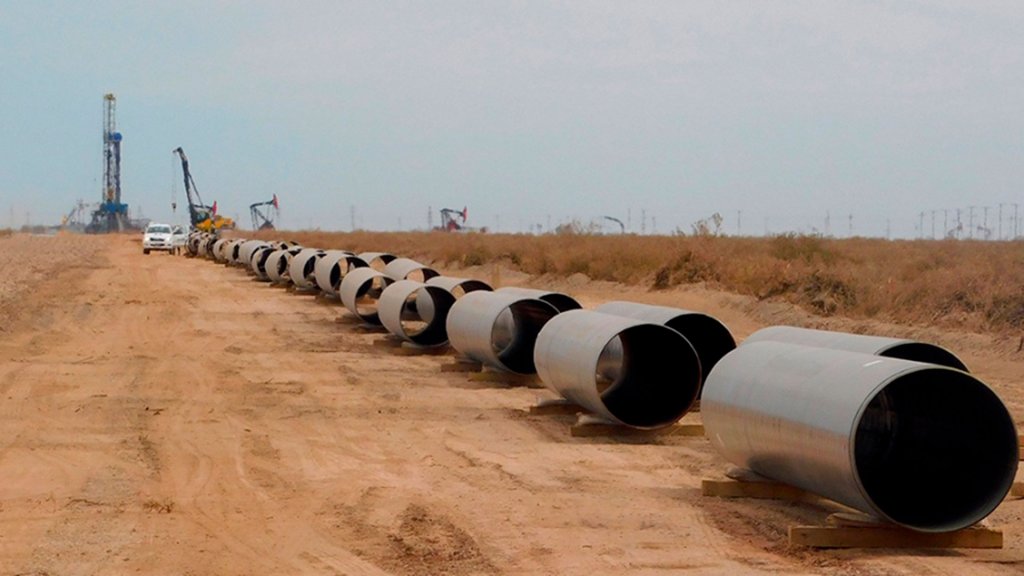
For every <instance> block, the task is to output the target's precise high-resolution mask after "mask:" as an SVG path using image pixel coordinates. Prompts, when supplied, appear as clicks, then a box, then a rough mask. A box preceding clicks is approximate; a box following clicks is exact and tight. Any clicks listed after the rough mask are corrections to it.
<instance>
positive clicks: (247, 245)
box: [238, 240, 269, 268]
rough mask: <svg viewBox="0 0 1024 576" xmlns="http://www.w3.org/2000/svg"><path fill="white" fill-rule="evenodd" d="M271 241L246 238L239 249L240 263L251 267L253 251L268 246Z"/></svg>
mask: <svg viewBox="0 0 1024 576" xmlns="http://www.w3.org/2000/svg"><path fill="white" fill-rule="evenodd" d="M268 244H269V242H264V241H263V240H246V241H245V242H242V245H241V246H240V247H239V249H238V263H239V264H241V265H242V266H245V267H246V268H249V266H250V262H251V261H252V253H253V252H255V251H256V249H257V248H259V247H260V246H266V245H268Z"/></svg>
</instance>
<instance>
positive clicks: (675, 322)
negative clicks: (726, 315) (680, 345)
mask: <svg viewBox="0 0 1024 576" xmlns="http://www.w3.org/2000/svg"><path fill="white" fill-rule="evenodd" d="M665 325H666V326H668V327H669V328H672V329H673V330H675V331H677V332H679V333H680V334H682V335H683V336H684V337H686V339H687V340H689V341H690V345H691V346H693V349H694V350H695V351H696V352H697V358H699V359H700V368H701V384H702V385H703V383H704V379H705V378H707V375H708V374H710V373H711V369H712V368H714V367H715V364H718V361H719V360H721V359H722V357H723V356H725V355H726V354H728V353H729V352H732V351H733V350H735V349H736V340H734V339H733V337H732V333H730V332H729V329H728V328H726V327H725V325H724V324H722V323H721V322H719V321H718V320H716V319H714V318H712V317H711V316H708V315H706V314H682V315H679V316H676V317H675V318H673V319H672V320H669V321H668V322H666V323H665ZM698 397H699V393H698Z"/></svg>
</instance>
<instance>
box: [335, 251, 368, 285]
mask: <svg viewBox="0 0 1024 576" xmlns="http://www.w3.org/2000/svg"><path fill="white" fill-rule="evenodd" d="M364 266H366V264H365V263H364V262H363V261H362V260H359V259H358V258H353V257H351V256H345V257H343V258H341V259H340V260H338V261H337V262H335V263H334V266H331V287H333V288H334V291H335V292H338V291H339V290H341V281H342V279H344V278H345V274H348V273H349V272H351V271H352V270H353V269H355V268H362V267H364Z"/></svg>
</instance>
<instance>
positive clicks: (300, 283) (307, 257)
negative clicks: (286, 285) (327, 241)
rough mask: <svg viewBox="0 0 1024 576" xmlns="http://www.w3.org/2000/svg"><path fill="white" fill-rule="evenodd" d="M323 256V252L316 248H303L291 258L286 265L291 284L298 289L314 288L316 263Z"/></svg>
mask: <svg viewBox="0 0 1024 576" xmlns="http://www.w3.org/2000/svg"><path fill="white" fill-rule="evenodd" d="M323 255H324V251H323V250H319V249H317V248H303V249H302V250H300V251H299V253H298V254H296V255H295V256H293V257H292V261H291V262H290V263H289V264H288V277H289V278H291V280H292V284H295V286H297V287H299V288H304V289H307V290H308V289H313V288H316V279H315V278H314V276H313V273H314V271H315V270H316V261H317V259H318V258H320V257H321V256H323Z"/></svg>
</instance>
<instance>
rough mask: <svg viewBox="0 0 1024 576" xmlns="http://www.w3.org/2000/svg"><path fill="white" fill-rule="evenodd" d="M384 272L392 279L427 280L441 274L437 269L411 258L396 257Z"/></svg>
mask: <svg viewBox="0 0 1024 576" xmlns="http://www.w3.org/2000/svg"><path fill="white" fill-rule="evenodd" d="M384 274H385V275H387V276H388V277H389V278H391V279H392V280H414V281H416V282H426V281H427V280H430V279H431V278H433V277H434V276H440V273H438V271H437V270H434V269H433V268H430V267H429V266H427V265H426V264H422V263H420V262H417V261H415V260H410V259H409V258H395V259H394V260H392V261H391V262H388V265H387V266H385V267H384Z"/></svg>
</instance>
